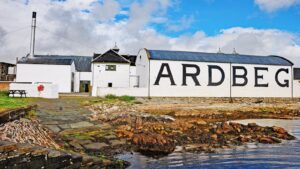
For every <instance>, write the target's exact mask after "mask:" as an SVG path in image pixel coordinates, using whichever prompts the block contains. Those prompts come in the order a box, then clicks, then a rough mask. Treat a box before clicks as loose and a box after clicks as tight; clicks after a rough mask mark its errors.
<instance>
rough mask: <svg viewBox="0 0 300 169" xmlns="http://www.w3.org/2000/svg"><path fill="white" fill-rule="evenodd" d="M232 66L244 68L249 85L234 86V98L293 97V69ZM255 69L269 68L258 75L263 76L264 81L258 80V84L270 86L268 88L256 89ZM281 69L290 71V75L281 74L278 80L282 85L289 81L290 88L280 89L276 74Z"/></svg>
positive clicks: (269, 66)
mask: <svg viewBox="0 0 300 169" xmlns="http://www.w3.org/2000/svg"><path fill="white" fill-rule="evenodd" d="M232 66H243V67H245V68H246V69H247V72H248V76H247V77H248V78H247V79H248V83H247V85H246V86H232V97H292V87H291V86H292V80H291V67H289V66H271V65H246V64H232ZM254 67H260V68H268V71H258V75H263V79H260V80H258V82H259V83H260V84H268V85H269V86H268V87H255V70H254ZM281 68H284V69H288V70H289V73H288V74H287V73H285V72H281V73H280V74H279V75H278V80H279V81H280V82H281V83H284V81H285V80H288V81H289V87H280V86H279V85H278V84H277V82H276V80H275V75H276V72H277V71H278V70H279V69H281ZM242 73H243V72H240V74H242ZM240 80H241V79H240Z"/></svg>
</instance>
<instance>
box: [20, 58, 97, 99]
mask: <svg viewBox="0 0 300 169" xmlns="http://www.w3.org/2000/svg"><path fill="white" fill-rule="evenodd" d="M91 61H92V57H88V56H65V55H35V56H34V57H29V58H28V57H24V58H22V59H21V60H19V61H18V62H17V75H16V76H17V78H16V82H31V83H39V82H40V83H52V84H57V85H58V86H59V93H71V92H89V90H90V85H91V81H92V72H91Z"/></svg>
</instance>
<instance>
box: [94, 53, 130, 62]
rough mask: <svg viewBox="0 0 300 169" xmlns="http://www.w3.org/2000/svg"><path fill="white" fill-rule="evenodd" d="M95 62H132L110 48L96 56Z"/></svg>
mask: <svg viewBox="0 0 300 169" xmlns="http://www.w3.org/2000/svg"><path fill="white" fill-rule="evenodd" d="M95 55H96V54H95ZM93 62H110V63H130V61H129V60H127V59H125V58H124V57H123V56H121V55H119V54H118V53H116V52H115V51H113V50H108V51H107V52H105V53H103V54H102V55H99V56H96V57H95V58H94V60H93Z"/></svg>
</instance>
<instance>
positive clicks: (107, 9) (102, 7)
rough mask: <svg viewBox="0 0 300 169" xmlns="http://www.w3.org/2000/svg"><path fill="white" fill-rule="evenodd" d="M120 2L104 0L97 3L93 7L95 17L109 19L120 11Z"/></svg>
mask: <svg viewBox="0 0 300 169" xmlns="http://www.w3.org/2000/svg"><path fill="white" fill-rule="evenodd" d="M120 10H121V8H120V4H119V3H118V2H116V1H115V0H104V1H103V4H99V3H97V4H96V5H95V7H94V8H93V9H92V11H93V14H95V17H96V18H97V19H99V20H100V21H109V20H111V19H113V18H114V17H115V16H116V15H117V14H118V13H119V12H120Z"/></svg>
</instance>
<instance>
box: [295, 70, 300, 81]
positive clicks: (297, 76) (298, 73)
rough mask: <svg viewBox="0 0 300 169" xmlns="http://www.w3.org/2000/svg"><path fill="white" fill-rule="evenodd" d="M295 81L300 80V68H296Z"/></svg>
mask: <svg viewBox="0 0 300 169" xmlns="http://www.w3.org/2000/svg"><path fill="white" fill-rule="evenodd" d="M294 79H297V80H298V79H299V80H300V68H294Z"/></svg>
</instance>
